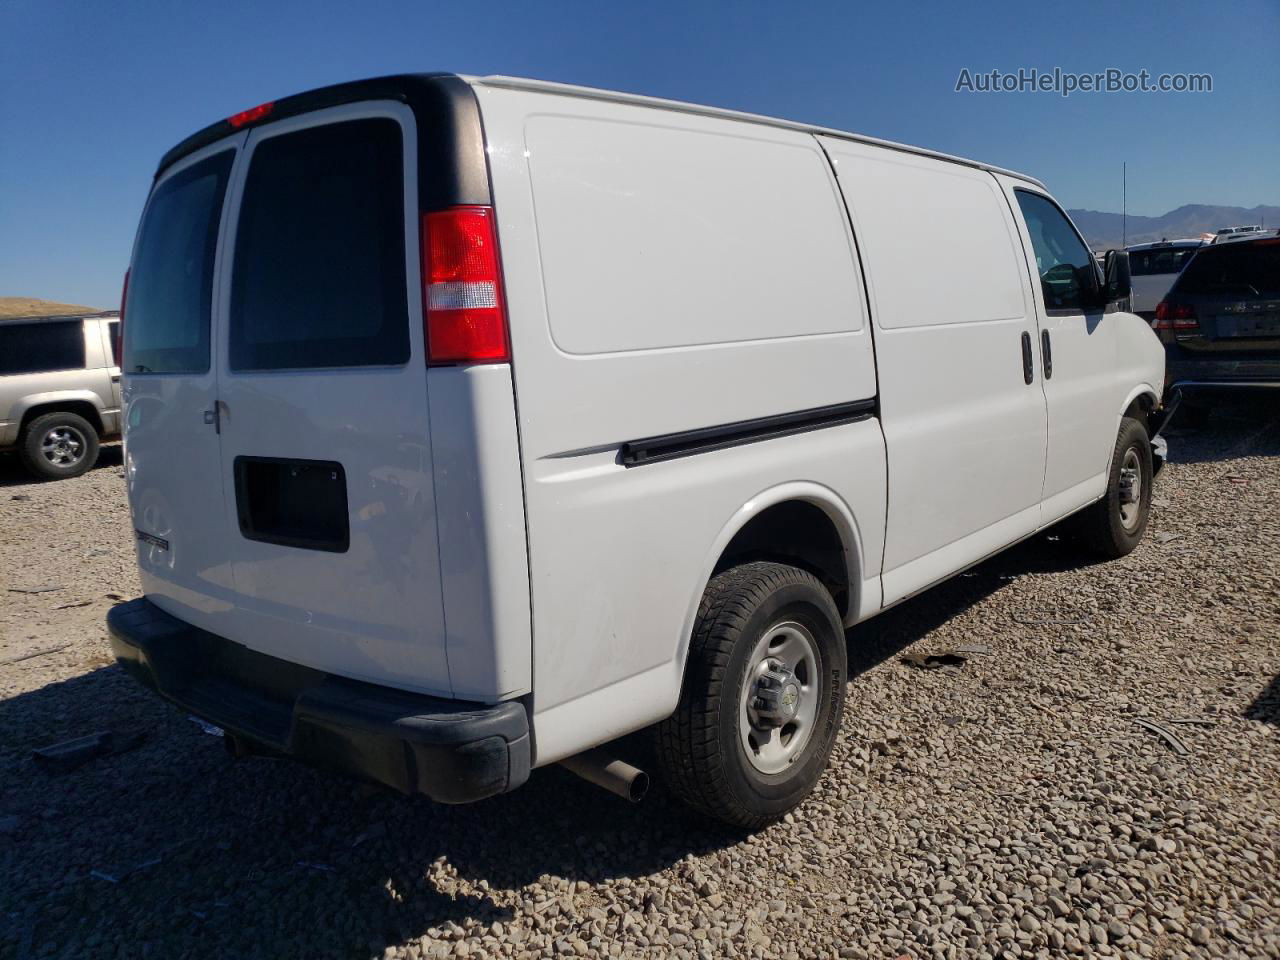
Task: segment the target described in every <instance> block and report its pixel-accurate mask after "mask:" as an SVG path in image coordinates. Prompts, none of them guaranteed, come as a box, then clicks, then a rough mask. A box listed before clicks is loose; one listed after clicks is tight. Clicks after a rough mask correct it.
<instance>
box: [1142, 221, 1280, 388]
mask: <svg viewBox="0 0 1280 960" xmlns="http://www.w3.org/2000/svg"><path fill="white" fill-rule="evenodd" d="M1152 327H1153V329H1155V331H1156V332H1157V333H1158V334H1159V335H1160V339H1161V341H1162V342H1163V343H1164V345H1165V354H1166V363H1165V378H1166V384H1167V386H1168V388H1169V389H1173V388H1180V389H1183V390H1193V391H1194V390H1198V389H1202V388H1219V387H1229V388H1236V389H1239V388H1260V387H1280V236H1271V237H1263V238H1260V239H1257V240H1237V241H1233V242H1231V243H1222V244H1216V243H1215V244H1213V245H1212V246H1207V247H1203V248H1201V249H1200V250H1199V251H1197V252H1196V255H1195V256H1194V257H1193V258H1192V260H1191V262H1190V263H1188V264H1187V266H1186V267H1185V268H1184V269H1183V271H1182V273H1181V274H1179V275H1178V279H1177V280H1176V281H1175V282H1174V284H1173V287H1172V288H1171V289H1170V290H1169V293H1168V294H1167V295H1166V296H1165V298H1164V300H1162V301H1161V302H1160V305H1159V306H1158V307H1156V319H1155V323H1153V324H1152Z"/></svg>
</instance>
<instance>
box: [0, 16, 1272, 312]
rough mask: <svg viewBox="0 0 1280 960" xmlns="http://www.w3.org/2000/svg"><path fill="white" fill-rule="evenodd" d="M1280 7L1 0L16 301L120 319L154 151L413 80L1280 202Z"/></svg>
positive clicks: (0, 113)
mask: <svg viewBox="0 0 1280 960" xmlns="http://www.w3.org/2000/svg"><path fill="white" fill-rule="evenodd" d="M1278 49H1280V0H1237V2H1231V3H1222V4H1217V3H1203V2H1194V0H1158V2H1147V3H1132V2H1129V3H1096V4H1095V3H1087V2H1082V0H1076V2H1074V3H1071V4H1068V5H1065V6H1064V5H1058V4H1055V5H1046V4H1038V3H1034V2H1025V0H1024V2H1018V3H990V4H973V3H938V4H936V6H935V5H928V4H915V3H891V4H884V3H874V4H857V3H852V2H849V3H830V4H804V3H794V4H793V3H787V2H771V3H755V2H738V3H728V2H725V3H700V2H685V3H666V2H656V0H646V2H643V3H641V2H633V3H610V2H607V0H599V2H596V3H569V2H548V3H534V2H529V3H521V4H514V3H511V4H509V3H505V2H502V0H483V2H481V0H470V2H466V3H450V4H438V3H431V2H416V3H390V2H378V0H362V2H352V3H328V4H326V3H319V2H318V3H311V4H301V3H290V2H258V3H239V2H233V0H228V2H219V3H200V4H196V3H179V2H158V0H157V2H141V0H113V2H111V3H90V2H84V0H82V2H80V3H68V2H63V0H0V295H27V296H39V297H46V298H49V299H56V300H64V301H70V302H75V303H87V304H91V305H95V306H103V307H110V306H114V305H115V304H116V303H117V302H118V299H119V287H120V279H121V276H122V275H123V273H124V269H125V266H126V263H127V260H128V257H129V247H130V245H131V243H132V239H133V233H134V229H135V226H136V223H137V218H138V213H139V211H140V209H141V206H142V203H143V200H144V199H145V196H146V192H147V189H148V187H149V184H150V178H151V174H152V173H153V171H154V169H155V164H156V161H157V160H158V159H159V157H160V155H161V154H162V153H163V152H164V151H165V150H166V149H167V148H168V147H170V146H172V145H173V144H174V143H175V142H177V141H178V140H180V139H181V138H182V137H184V136H186V135H187V134H189V133H191V132H192V131H194V130H196V129H198V128H199V127H202V126H204V125H205V124H207V123H209V122H211V121H213V120H216V119H218V118H220V117H223V116H226V115H227V114H230V113H233V112H235V111H237V110H240V109H243V108H244V107H247V106H251V105H253V104H255V103H258V102H260V101H262V100H268V99H274V98H277V97H280V96H284V95H286V94H289V93H296V92H298V91H301V90H305V89H308V88H311V87H316V86H320V85H322V84H326V83H333V82H337V81H340V80H349V79H354V78H358V77H364V76H374V75H378V74H385V73H396V72H401V71H413V70H453V71H457V72H462V73H474V74H486V73H505V74H514V75H523V76H532V77H538V78H541V79H549V80H560V81H565V82H571V83H580V84H587V85H592V86H600V87H610V88H615V89H620V90H627V91H633V92H637V93H643V94H650V95H655V96H663V97H672V98H675V99H681V100H691V101H695V102H702V103H708V104H714V105H717V106H724V107H731V108H735V109H742V110H749V111H753V112H757V113H765V114H774V115H777V116H782V117H788V118H791V119H796V120H805V121H811V122H815V123H820V124H824V125H827V126H832V127H838V128H843V129H848V130H855V131H858V132H862V133H867V134H871V135H874V136H880V137H885V138H888V139H893V140H901V141H905V142H907V143H914V144H919V145H921V146H926V147H931V148H934V149H939V150H944V151H947V152H951V153H957V154H962V155H965V156H971V157H974V158H977V159H981V160H986V161H988V162H991V163H996V164H1000V165H1002V166H1007V167H1012V168H1015V169H1019V170H1024V171H1026V172H1028V173H1031V174H1034V175H1035V176H1038V177H1040V178H1041V179H1043V180H1044V181H1045V182H1046V183H1047V184H1048V185H1049V188H1050V189H1051V190H1052V191H1053V192H1054V193H1055V195H1056V196H1057V197H1058V199H1059V200H1061V201H1062V203H1063V204H1064V205H1066V206H1068V207H1086V208H1092V209H1102V210H1116V211H1118V210H1119V209H1120V164H1121V162H1122V161H1125V160H1127V161H1128V164H1129V210H1130V212H1132V213H1139V214H1150V215H1155V214H1160V213H1164V212H1165V211H1167V210H1169V209H1171V208H1173V207H1175V206H1178V205H1179V204H1182V203H1213V204H1235V205H1241V206H1250V207H1251V206H1254V205H1256V204H1259V203H1268V204H1280V176H1278V175H1277V170H1280V163H1278V162H1277V157H1280V122H1278V121H1280V58H1278V57H1276V55H1275V52H1276V50H1278ZM1055 66H1056V67H1060V68H1062V69H1063V70H1067V71H1075V72H1078V73H1084V72H1093V71H1097V70H1103V69H1105V68H1107V67H1113V66H1114V67H1119V68H1121V69H1126V70H1133V71H1137V70H1139V69H1143V68H1145V69H1147V70H1148V71H1150V72H1151V73H1152V74H1160V73H1174V72H1208V73H1211V74H1212V75H1213V83H1214V89H1213V92H1212V93H1208V94H1203V93H1202V94H1174V93H1168V94H1141V93H1131V94H1122V93H1121V94H1096V93H1095V94H1083V93H1077V94H1075V95H1074V96H1072V97H1070V98H1068V99H1063V98H1062V97H1060V96H1058V95H1056V94H1052V93H1020V94H1018V93H1015V94H972V93H970V94H962V93H956V92H955V84H956V80H957V77H958V76H959V73H960V70H961V69H962V68H968V69H970V70H971V71H974V72H979V71H990V70H992V69H999V70H1003V71H1009V72H1014V71H1016V70H1017V69H1018V68H1020V67H1025V68H1032V67H1035V68H1039V69H1042V70H1052V69H1053V68H1054V67H1055Z"/></svg>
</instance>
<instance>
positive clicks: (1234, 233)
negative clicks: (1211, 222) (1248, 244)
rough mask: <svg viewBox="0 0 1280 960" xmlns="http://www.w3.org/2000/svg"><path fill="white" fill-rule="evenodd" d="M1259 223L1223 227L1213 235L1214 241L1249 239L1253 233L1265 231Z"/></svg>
mask: <svg viewBox="0 0 1280 960" xmlns="http://www.w3.org/2000/svg"><path fill="white" fill-rule="evenodd" d="M1265 232H1266V231H1264V230H1263V229H1262V227H1261V225H1259V224H1254V225H1253V226H1247V227H1223V228H1222V229H1221V230H1219V231H1218V232H1217V233H1215V234H1214V235H1213V242H1214V243H1223V242H1225V241H1227V240H1240V239H1246V240H1247V239H1249V238H1250V237H1252V236H1253V235H1254V234H1258V233H1265Z"/></svg>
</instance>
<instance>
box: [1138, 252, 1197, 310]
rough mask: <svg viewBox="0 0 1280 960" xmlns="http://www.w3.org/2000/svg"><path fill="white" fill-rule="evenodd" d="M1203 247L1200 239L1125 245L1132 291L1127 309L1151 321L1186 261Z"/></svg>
mask: <svg viewBox="0 0 1280 960" xmlns="http://www.w3.org/2000/svg"><path fill="white" fill-rule="evenodd" d="M1203 246H1204V241H1203V240H1160V241H1158V242H1156V243H1135V244H1134V245H1133V246H1131V247H1126V248H1125V249H1127V250H1128V251H1129V276H1130V278H1131V282H1132V291H1133V292H1132V295H1131V296H1132V301H1131V307H1130V309H1131V310H1133V312H1134V313H1136V314H1137V315H1138V316H1140V317H1142V318H1143V319H1144V320H1146V321H1147V322H1148V323H1149V322H1151V321H1152V320H1154V319H1155V316H1156V306H1157V305H1158V304H1159V303H1160V301H1161V300H1163V299H1164V296H1165V294H1166V293H1168V292H1169V288H1170V287H1172V286H1173V281H1174V280H1176V279H1177V278H1178V274H1179V273H1181V272H1182V268H1183V267H1185V266H1186V265H1187V261H1188V260H1190V259H1191V257H1192V255H1193V254H1194V253H1195V252H1196V251H1197V250H1199V249H1200V248H1201V247H1203Z"/></svg>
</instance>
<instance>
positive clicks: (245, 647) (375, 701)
mask: <svg viewBox="0 0 1280 960" xmlns="http://www.w3.org/2000/svg"><path fill="white" fill-rule="evenodd" d="M1107 266H1108V269H1107V271H1106V273H1107V276H1106V277H1105V278H1104V277H1103V276H1101V275H1100V274H1099V270H1098V268H1097V266H1096V265H1095V262H1094V259H1093V256H1092V254H1091V253H1090V251H1089V248H1088V247H1087V246H1086V245H1085V244H1084V242H1083V241H1082V240H1081V239H1080V236H1079V234H1078V233H1077V232H1076V230H1075V228H1074V227H1073V226H1072V224H1071V222H1070V221H1069V220H1068V219H1067V217H1066V216H1065V215H1064V214H1063V212H1062V210H1061V208H1060V207H1059V206H1058V204H1057V203H1055V202H1054V201H1053V199H1051V198H1050V197H1049V195H1048V194H1047V193H1046V191H1045V189H1044V187H1043V186H1042V185H1041V184H1039V183H1038V182H1037V181H1035V180H1032V179H1030V178H1028V177H1024V176H1021V175H1019V174H1014V173H1010V172H1007V171H1003V170H999V169H995V168H992V167H987V166H985V165H983V164H980V163H974V162H971V161H967V160H961V159H958V158H954V157H947V156H941V155H938V154H934V153H930V152H929V151H926V150H920V149H916V148H912V147H904V146H900V145H896V144H889V143H883V142H880V141H876V140H872V139H869V138H867V137H861V136H856V135H852V134H846V133H840V132H837V131H831V130H822V129H817V128H813V127H809V126H805V125H802V124H797V123H790V122H786V121H780V120H773V119H768V118H765V117H756V116H748V115H743V114H737V113H731V112H728V111H723V110H714V109H709V108H703V107H696V106H690V105H688V104H681V103H672V102H666V101H658V100H651V99H646V98H642V97H635V96H628V95H624V94H617V93H608V92H602V91H597V90H586V89H579V88H573V87H566V86H560V85H555V84H549V83H540V82H534V81H527V80H512V79H506V78H500V77H493V78H460V77H456V76H441V75H424V76H401V77H391V78H384V79H378V80H370V81H364V82H358V83H352V84H346V85H342V86H337V87H331V88H327V89H323V90H319V91H315V92H312V93H307V94H302V95H300V96H296V97H290V98H288V99H286V100H281V101H278V102H275V103H274V104H271V103H268V104H263V105H262V106H259V107H256V108H254V109H252V110H248V111H246V112H245V113H242V114H239V115H237V116H234V117H231V118H230V119H228V120H226V121H223V122H220V123H217V124H215V125H213V126H211V127H209V128H207V129H205V130H203V131H201V132H200V133H197V134H195V135H194V136H193V137H191V138H189V139H188V140H186V141H184V142H183V143H182V144H180V145H179V146H177V147H176V148H174V149H173V150H172V151H170V153H169V154H168V155H166V156H165V157H164V159H163V161H162V162H161V164H160V168H159V170H158V171H157V174H156V178H155V185H154V188H153V190H152V192H151V196H150V198H149V200H148V201H147V205H146V209H145V210H144V212H143V216H142V223H141V226H140V228H139V232H138V238H137V242H136V246H135V248H134V252H133V259H132V267H131V275H130V279H129V282H128V286H127V302H126V304H125V310H124V321H123V322H124V361H123V367H124V377H125V384H124V389H125V404H126V411H127V417H126V424H127V425H126V462H127V477H128V486H129V500H130V503H131V506H132V510H133V523H134V526H135V528H136V535H137V550H138V563H139V566H140V569H141V575H142V583H143V588H144V592H145V597H143V598H140V599H138V600H134V601H132V602H130V603H127V604H123V605H121V606H119V607H117V608H116V609H114V610H113V611H112V612H111V614H110V617H109V624H110V629H111V633H112V635H113V643H114V647H115V651H116V654H117V656H118V657H119V659H120V661H121V662H122V663H123V664H124V665H125V666H126V667H127V668H128V669H130V670H131V671H132V672H133V673H135V674H136V675H137V676H138V677H139V678H141V679H142V680H144V681H145V682H147V683H149V684H151V685H152V686H154V687H155V688H156V689H157V690H158V691H159V692H160V693H161V694H163V695H164V696H166V697H168V698H169V699H171V700H173V701H175V702H177V703H178V704H179V705H181V706H182V707H183V708H184V709H186V710H189V711H191V712H193V713H196V714H198V715H200V716H202V717H205V718H206V719H208V720H210V721H212V722H214V723H216V724H219V725H221V726H223V727H224V728H225V729H226V730H227V731H228V733H229V734H230V735H231V736H232V742H233V743H234V744H235V745H236V746H237V747H238V748H239V749H242V750H260V751H270V752H275V753H280V754H288V755H292V756H295V757H298V758H300V759H303V760H306V761H308V762H311V763H315V764H319V765H325V766H329V767H332V768H336V769H340V770H345V771H349V772H354V773H357V774H361V775H363V776H366V777H371V778H374V779H376V780H379V781H382V782H384V783H386V784H390V785H392V786H394V787H396V788H398V789H400V790H402V791H405V792H410V793H412V792H421V793H424V794H427V795H428V796H431V797H434V798H436V799H438V800H441V801H446V802H460V801H467V800H474V799H477V798H480V797H485V796H489V795H492V794H495V793H499V792H502V791H507V790H511V789H513V788H515V787H517V786H519V785H520V784H521V783H523V782H524V781H525V780H526V779H527V778H528V776H529V772H530V769H531V768H534V767H539V766H543V765H546V764H551V763H556V762H562V761H563V762H566V763H567V764H568V765H569V766H571V767H572V768H573V769H575V770H577V771H578V772H580V773H583V774H584V775H587V776H589V777H591V778H593V779H595V780H597V781H600V782H602V783H605V784H607V785H610V786H612V787H614V788H615V789H617V790H618V791H619V792H623V793H628V792H629V793H631V794H632V795H634V794H636V793H638V792H639V790H640V788H641V781H642V780H643V777H642V776H640V775H639V774H638V772H637V771H635V770H634V768H630V767H627V766H626V765H625V764H620V763H617V762H614V761H613V758H612V756H611V754H610V753H609V751H608V750H607V748H606V749H605V750H592V749H591V748H596V747H600V746H601V745H605V744H608V743H610V742H611V741H613V740H615V739H617V738H619V737H621V736H622V735H624V734H627V733H630V732H632V731H637V730H641V729H642V728H647V727H653V726H656V729H657V731H658V736H657V743H658V750H657V754H658V757H659V763H660V766H661V768H662V773H663V774H664V775H665V777H666V779H667V780H668V782H669V784H670V786H671V788H672V789H673V790H674V791H675V792H677V793H678V794H679V795H680V796H682V797H683V798H685V799H686V800H688V801H689V802H691V803H692V804H693V805H694V806H696V807H698V808H700V809H701V810H703V811H705V812H707V813H709V814H711V815H713V816H716V817H720V818H722V819H724V820H727V821H729V822H732V823H735V824H739V825H742V826H746V827H755V826H759V825H761V824H763V823H766V822H768V821H769V820H771V819H774V818H776V817H778V816H780V815H782V814H783V813H785V812H786V811H787V810H789V809H791V808H792V807H794V806H795V805H796V804H797V803H799V802H800V801H801V800H802V799H803V798H804V797H805V795H806V794H807V793H808V792H809V791H810V790H811V789H812V787H813V785H814V783H815V782H816V781H817V779H818V777H819V775H820V773H821V771H822V769H823V766H824V764H825V763H826V760H827V757H828V754H829V752H830V750H831V747H832V742H833V739H834V737H835V736H836V733H837V730H838V729H839V726H840V719H841V715H842V709H843V706H842V704H843V697H844V692H845V691H844V688H845V681H846V666H845V659H846V650H845V642H846V641H845V636H844V627H846V626H848V625H851V624H854V623H857V622H859V621H861V620H865V619H867V618H868V617H871V616H874V615H875V614H876V613H878V612H880V611H882V610H884V609H885V608H887V607H889V606H892V605H893V604H895V603H897V602H898V601H900V600H903V599H905V598H907V597H910V596H912V595H913V594H916V593H918V592H920V591H921V590H924V589H925V588H927V587H928V586H929V585H931V584H934V583H937V582H938V581H939V580H942V579H944V578H946V577H948V576H950V575H952V574H954V573H956V572H957V571H959V570H963V569H964V568H966V567H968V566H970V565H971V564H974V563H976V562H978V561H979V560H981V559H983V558H984V557H987V556H989V555H991V554H992V553H994V552H995V551H998V550H1000V549H1002V548H1004V547H1006V546H1008V545H1009V544H1011V543H1014V542H1015V541H1018V540H1020V539H1022V538H1024V537H1027V536H1029V535H1031V534H1033V533H1035V532H1036V531H1037V530H1041V529H1043V528H1044V527H1046V526H1048V525H1050V524H1052V523H1055V522H1056V521H1058V520H1060V519H1062V518H1064V517H1066V516H1067V515H1069V514H1072V513H1074V512H1077V511H1081V516H1080V520H1079V522H1080V524H1081V527H1082V531H1083V533H1084V535H1085V536H1086V537H1087V538H1088V539H1089V540H1090V541H1091V542H1092V543H1093V544H1095V545H1096V546H1097V547H1098V549H1100V550H1101V551H1103V552H1104V553H1106V554H1109V555H1111V556H1120V555H1122V554H1124V553H1127V552H1128V551H1129V550H1131V549H1133V547H1134V546H1135V545H1136V543H1137V542H1138V540H1139V539H1140V538H1141V536H1142V534H1143V530H1144V527H1145V525H1146V519H1147V510H1148V504H1149V502H1150V497H1151V482H1152V479H1153V474H1154V470H1155V468H1156V467H1157V466H1158V463H1159V453H1160V451H1161V450H1162V447H1161V446H1160V445H1158V444H1156V445H1153V438H1154V437H1155V436H1156V434H1157V432H1158V430H1159V427H1160V424H1161V422H1162V416H1163V414H1162V410H1161V408H1160V406H1159V404H1160V399H1159V398H1160V393H1161V389H1162V387H1163V377H1164V354H1163V351H1162V349H1161V347H1160V344H1159V343H1158V342H1157V340H1156V337H1155V335H1154V334H1153V333H1152V332H1151V330H1150V329H1149V328H1148V326H1147V325H1146V324H1145V323H1143V322H1142V321H1141V320H1140V319H1138V318H1137V317H1135V316H1133V315H1132V314H1130V313H1126V312H1122V311H1120V310H1119V309H1117V307H1116V304H1117V303H1118V302H1120V301H1122V300H1123V299H1124V298H1125V297H1126V296H1127V294H1128V274H1127V270H1126V261H1125V260H1124V257H1123V255H1122V254H1121V255H1116V254H1111V255H1109V257H1108V261H1107ZM1153 449H1155V451H1156V457H1155V459H1154V460H1153Z"/></svg>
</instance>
